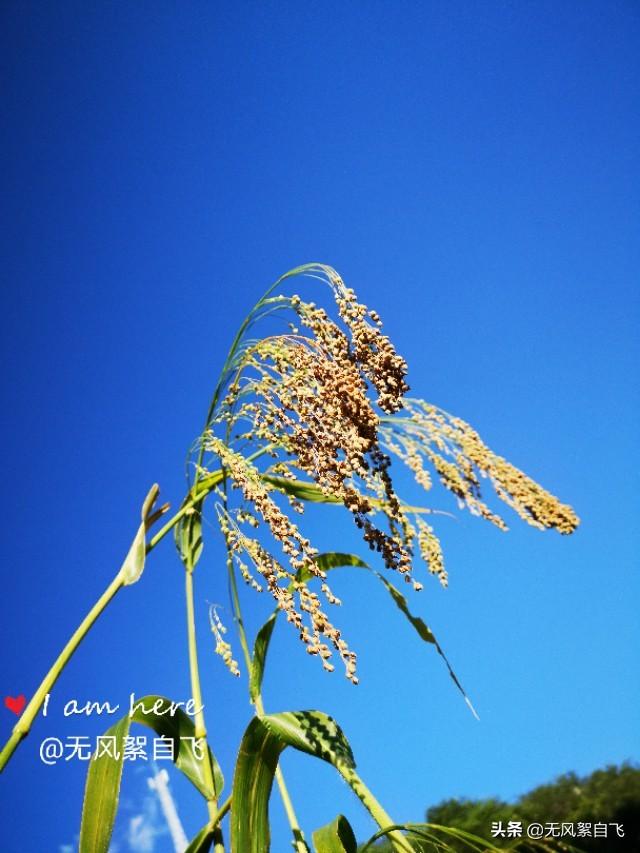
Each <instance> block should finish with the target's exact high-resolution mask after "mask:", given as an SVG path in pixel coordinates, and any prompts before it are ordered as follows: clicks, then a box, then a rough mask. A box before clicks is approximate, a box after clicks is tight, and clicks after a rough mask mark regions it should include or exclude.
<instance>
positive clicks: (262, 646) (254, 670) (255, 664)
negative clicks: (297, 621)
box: [249, 609, 280, 702]
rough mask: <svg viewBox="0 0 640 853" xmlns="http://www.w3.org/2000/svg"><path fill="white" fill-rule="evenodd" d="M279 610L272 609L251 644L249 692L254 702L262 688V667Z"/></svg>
mask: <svg viewBox="0 0 640 853" xmlns="http://www.w3.org/2000/svg"><path fill="white" fill-rule="evenodd" d="M279 612H280V610H279V609H276V610H274V612H273V613H272V614H271V616H269V618H268V619H267V621H266V622H265V623H264V625H263V626H262V628H260V630H259V631H258V633H257V635H256V640H255V643H254V646H253V659H252V661H251V676H250V678H249V693H250V695H251V701H252V702H255V700H256V698H257V697H258V696H259V695H260V691H261V690H262V679H263V678H264V668H265V665H266V662H267V651H268V650H269V642H270V641H271V635H272V634H273V629H274V628H275V626H276V619H277V618H278V613H279Z"/></svg>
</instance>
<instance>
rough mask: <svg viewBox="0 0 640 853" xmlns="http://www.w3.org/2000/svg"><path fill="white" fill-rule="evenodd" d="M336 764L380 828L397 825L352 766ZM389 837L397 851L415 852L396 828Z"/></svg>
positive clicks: (401, 852) (399, 852)
mask: <svg viewBox="0 0 640 853" xmlns="http://www.w3.org/2000/svg"><path fill="white" fill-rule="evenodd" d="M336 766H337V769H338V772H339V773H340V775H341V776H342V778H343V779H344V780H345V782H347V784H348V785H349V787H350V788H351V790H352V791H353V792H354V793H355V795H356V796H357V797H358V798H359V799H360V800H361V802H362V804H363V805H364V807H365V808H366V809H367V811H368V812H369V814H370V815H371V817H372V818H373V819H374V820H375V822H376V823H377V824H378V826H379V827H380V829H386V828H387V827H389V826H396V825H397V824H396V822H395V821H394V820H393V819H392V818H391V816H390V815H388V814H387V812H386V811H385V810H384V809H383V807H382V806H381V805H380V803H379V802H378V801H377V800H376V798H375V797H374V796H373V794H372V793H371V791H370V790H369V789H368V788H367V786H366V785H365V784H364V782H363V781H362V779H361V778H360V777H359V776H358V774H357V773H356V771H355V770H354V769H353V768H352V767H348V766H346V765H345V764H339V765H336ZM388 838H389V840H390V841H391V843H392V845H393V849H394V850H396V851H397V853H415V851H414V849H413V847H412V846H411V844H410V843H409V841H408V840H407V838H406V837H405V836H404V835H403V834H402V833H401V832H397V831H396V830H394V831H393V832H390V833H389V835H388Z"/></svg>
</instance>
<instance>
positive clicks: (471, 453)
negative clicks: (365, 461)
mask: <svg viewBox="0 0 640 853" xmlns="http://www.w3.org/2000/svg"><path fill="white" fill-rule="evenodd" d="M405 409H406V414H405V413H403V417H402V418H399V419H398V422H397V423H388V424H385V425H384V426H383V427H381V432H382V433H383V440H384V443H385V445H386V446H387V447H388V449H389V450H391V451H392V452H393V453H395V454H396V455H398V456H399V457H400V458H401V459H403V461H404V462H406V464H407V465H409V467H410V468H411V469H412V470H413V471H414V473H415V475H416V479H417V480H418V481H420V474H421V471H422V467H421V463H420V462H416V457H418V458H419V457H423V458H424V459H426V460H428V461H429V462H430V463H431V464H432V465H433V467H434V469H435V470H436V472H437V473H438V475H439V478H440V481H441V483H442V484H443V485H444V486H445V487H446V488H447V489H449V490H450V491H451V492H453V494H455V495H456V496H457V497H458V499H459V501H460V502H461V504H462V505H464V506H467V507H468V509H469V510H470V511H471V512H472V513H474V514H475V515H480V516H482V517H483V518H486V519H487V520H488V521H491V522H492V523H493V524H495V525H496V526H497V527H500V528H501V529H503V530H506V524H505V522H504V520H503V519H502V518H501V517H500V516H499V515H497V514H496V513H494V512H493V511H492V510H491V509H490V508H489V507H488V506H487V504H486V503H485V502H484V501H483V499H482V492H481V488H480V479H479V478H480V477H485V478H488V479H489V480H490V482H491V483H492V485H493V487H494V489H495V492H496V494H497V495H498V497H499V498H500V499H501V500H503V501H504V502H505V503H506V504H508V505H509V506H510V507H512V509H514V510H515V511H516V512H517V513H518V515H519V516H520V517H521V518H522V519H524V521H526V522H527V523H528V524H531V525H532V526H534V527H537V528H539V529H545V528H555V529H556V530H558V531H559V532H560V533H564V534H568V533H572V532H573V531H574V530H575V529H576V527H577V526H578V524H579V519H578V517H577V515H576V514H575V512H574V511H573V509H572V508H571V507H570V506H568V505H567V504H563V503H561V501H559V500H558V498H556V497H555V496H554V495H552V494H551V493H550V492H548V491H546V489H543V488H542V486H540V485H538V483H536V482H535V481H534V480H532V479H531V478H530V477H528V476H527V475H526V474H524V473H523V472H522V471H520V470H519V469H518V468H516V467H515V466H514V465H512V464H511V463H510V462H507V460H506V459H503V458H502V457H501V456H498V455H497V454H495V453H493V451H492V450H490V449H489V448H488V447H487V445H486V444H485V443H484V442H483V441H482V439H481V438H480V436H479V435H478V433H477V432H476V431H475V430H474V429H473V428H472V427H470V426H469V424H467V423H466V422H465V421H463V420H461V419H460V418H456V417H452V416H451V415H448V414H447V413H446V412H443V411H442V410H441V409H438V408H436V407H435V406H433V405H431V404H429V403H425V402H424V401H422V400H406V401H405Z"/></svg>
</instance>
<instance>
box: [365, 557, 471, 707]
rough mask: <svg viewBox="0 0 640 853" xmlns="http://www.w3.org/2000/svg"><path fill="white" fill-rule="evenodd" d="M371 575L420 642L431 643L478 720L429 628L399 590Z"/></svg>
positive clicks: (386, 581)
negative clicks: (377, 581)
mask: <svg viewBox="0 0 640 853" xmlns="http://www.w3.org/2000/svg"><path fill="white" fill-rule="evenodd" d="M373 573H374V575H376V576H377V577H378V578H379V579H380V581H382V583H383V584H384V585H385V587H386V589H387V592H388V593H389V595H390V596H391V598H393V600H394V601H395V603H396V605H397V607H398V608H399V609H400V610H401V611H402V613H404V615H405V616H406V617H407V619H408V620H409V622H410V623H411V625H413V627H414V628H415V630H416V632H417V634H418V636H419V637H420V638H421V639H422V640H424V641H425V643H432V644H433V645H434V646H435V647H436V651H437V652H438V654H439V655H440V657H441V658H442V660H443V661H444V662H445V666H446V667H447V669H448V671H449V675H450V676H451V679H452V681H453V683H454V684H455V685H456V687H457V688H458V690H459V691H460V692H461V693H462V696H463V698H464V701H465V702H466V704H467V707H468V708H469V710H470V711H471V713H472V714H473V716H474V717H475V718H476V720H479V719H480V717H479V716H478V713H477V711H476V709H475V708H474V707H473V705H472V704H471V699H469V697H468V696H467V694H466V693H465V690H464V687H463V686H462V684H461V683H460V680H459V679H458V676H457V675H456V674H455V672H454V671H453V667H452V666H451V664H450V663H449V659H448V658H447V656H446V655H445V653H444V650H443V648H442V646H441V645H440V643H439V642H438V641H437V640H436V638H435V635H434V633H433V631H432V630H431V629H430V628H429V626H428V625H427V624H426V623H425V622H423V620H422V619H421V618H420V617H419V616H414V615H413V613H412V612H411V611H410V610H409V605H408V604H407V599H406V598H405V597H404V595H403V594H402V593H401V592H400V590H399V589H397V588H396V587H395V586H394V585H393V584H392V583H391V582H390V581H388V580H387V579H386V578H385V577H384V575H381V574H380V573H379V572H376V571H374V572H373Z"/></svg>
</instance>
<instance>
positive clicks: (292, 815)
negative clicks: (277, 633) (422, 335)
mask: <svg viewBox="0 0 640 853" xmlns="http://www.w3.org/2000/svg"><path fill="white" fill-rule="evenodd" d="M227 569H228V570H229V585H230V587H231V603H232V606H233V613H234V616H235V621H236V624H237V626H238V634H239V635H240V645H241V646H242V653H243V655H244V661H245V664H246V667H247V673H248V676H249V678H250V677H251V652H250V651H249V644H248V642H247V633H246V631H245V629H244V622H243V621H242V611H241V609H240V596H239V595H238V583H237V580H236V573H235V571H234V568H233V562H232V561H231V555H230V552H229V557H228V558H227ZM253 705H254V707H255V709H256V711H257V713H258V714H259V715H260V716H264V714H265V710H264V705H263V703H262V696H261V695H260V693H258V695H257V696H256V697H255V699H254V700H253ZM276 782H277V783H278V790H279V792H280V798H281V800H282V805H283V806H284V810H285V812H286V815H287V820H288V821H289V826H290V827H291V833H292V835H293V847H294V850H295V851H296V853H309V847H308V846H307V843H306V841H305V839H304V833H303V831H302V829H301V828H300V824H299V823H298V817H297V815H296V812H295V809H294V807H293V802H292V800H291V797H290V795H289V791H288V789H287V785H286V782H285V780H284V774H283V772H282V770H281V769H280V765H278V766H277V767H276Z"/></svg>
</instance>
